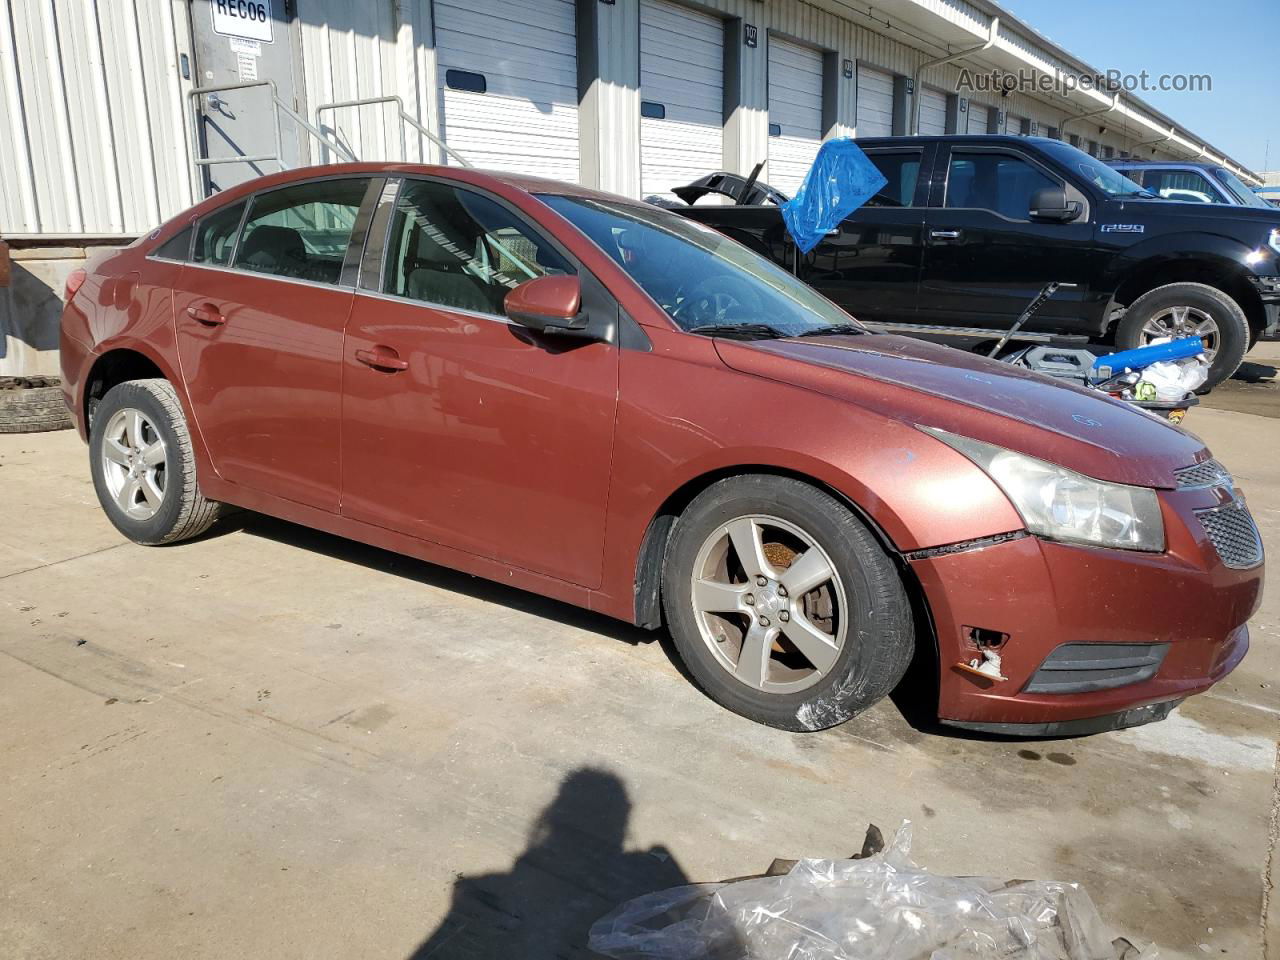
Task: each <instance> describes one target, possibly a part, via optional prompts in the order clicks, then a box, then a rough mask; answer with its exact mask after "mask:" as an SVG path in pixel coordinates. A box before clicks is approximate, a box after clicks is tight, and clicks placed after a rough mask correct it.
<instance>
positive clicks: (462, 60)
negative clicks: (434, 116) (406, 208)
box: [434, 0, 579, 182]
mask: <svg viewBox="0 0 1280 960" xmlns="http://www.w3.org/2000/svg"><path fill="white" fill-rule="evenodd" d="M575 10H576V7H575V4H574V2H573V0H435V3H434V14H435V35H436V57H437V63H438V67H437V73H438V79H439V86H440V117H441V120H440V128H441V132H442V133H443V135H444V138H445V141H446V142H447V143H448V144H449V146H450V147H452V148H453V149H455V150H457V151H458V152H459V153H460V154H462V155H463V156H464V157H466V158H467V159H468V160H469V161H471V162H472V163H473V164H475V165H476V166H477V167H481V168H488V169H493V170H515V171H519V172H521V173H528V174H534V175H537V176H542V177H551V178H553V179H556V180H567V181H570V182H574V181H576V180H577V179H578V155H579V148H578V62H577V41H576V29H575V22H576V21H575Z"/></svg>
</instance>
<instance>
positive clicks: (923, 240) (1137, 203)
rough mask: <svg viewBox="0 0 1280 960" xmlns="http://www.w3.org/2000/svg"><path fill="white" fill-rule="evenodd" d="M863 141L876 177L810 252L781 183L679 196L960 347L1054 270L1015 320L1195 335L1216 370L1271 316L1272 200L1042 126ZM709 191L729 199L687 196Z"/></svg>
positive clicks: (909, 325) (705, 184)
mask: <svg viewBox="0 0 1280 960" xmlns="http://www.w3.org/2000/svg"><path fill="white" fill-rule="evenodd" d="M858 145H859V146H860V147H861V148H862V149H863V150H864V151H865V152H866V153H867V155H868V156H869V157H870V158H871V160H872V161H873V162H874V163H875V164H876V166H877V167H878V168H879V169H880V172H881V173H883V174H884V176H885V179H886V180H887V181H888V183H887V184H886V185H885V186H884V188H883V189H882V190H881V191H880V192H879V193H878V194H877V195H876V196H875V197H873V198H872V199H871V200H870V201H869V202H868V203H867V204H866V205H865V206H863V207H862V208H861V209H859V210H857V211H855V212H854V213H853V214H852V215H851V216H850V217H849V218H848V219H847V220H845V221H844V222H843V223H842V224H841V225H840V227H839V228H838V229H836V230H833V231H832V232H831V233H830V234H829V235H828V236H827V238H826V239H825V240H824V241H823V242H821V243H820V244H818V246H817V247H815V248H814V249H813V250H812V251H811V252H810V253H808V254H805V255H801V254H799V252H798V250H797V248H796V246H795V244H794V243H793V242H792V241H791V238H790V236H789V235H788V233H787V230H786V228H785V226H784V225H783V222H782V216H781V212H780V210H779V207H778V206H777V204H778V202H779V201H781V200H784V199H785V197H783V196H782V195H781V194H778V193H777V192H776V191H774V190H772V189H770V188H769V187H767V186H766V185H763V184H758V183H753V182H752V181H750V180H749V179H747V180H744V178H742V177H737V176H734V175H730V174H712V175H710V176H707V177H703V178H702V179H700V180H698V181H697V182H695V183H693V184H689V185H688V186H686V187H681V188H679V189H677V190H676V191H675V192H676V194H677V195H678V196H679V197H680V198H681V199H682V200H684V201H685V202H686V203H687V204H689V205H688V206H682V207H677V211H678V212H680V213H683V214H685V215H686V216H689V217H692V218H693V219H696V220H699V221H701V222H703V223H706V224H708V225H710V226H713V227H715V228H716V229H718V230H720V231H722V232H723V233H725V234H727V235H729V236H731V237H733V238H735V239H737V240H739V241H741V242H742V243H745V244H746V245H747V246H749V247H751V248H753V249H754V250H756V251H758V252H760V253H762V254H764V255H765V256H767V257H769V258H771V259H773V260H775V261H776V262H778V263H780V264H782V265H783V266H785V267H786V268H787V269H788V270H791V271H794V272H795V273H796V274H797V275H799V276H800V277H801V278H802V279H804V280H805V281H807V282H808V283H809V284H811V285H812V286H814V287H815V288H817V289H818V290H820V291H821V292H822V293H824V294H826V295H827V296H828V297H830V298H831V299H832V300H834V301H835V302H836V303H838V304H840V306H842V307H844V308H845V309H846V310H847V311H848V312H849V313H851V314H853V315H854V316H856V317H858V318H859V319H861V320H864V321H866V322H869V323H871V324H872V325H873V326H877V327H880V328H882V329H892V330H895V331H897V332H904V333H912V334H918V335H922V336H926V337H929V338H930V339H937V338H938V337H937V334H938V332H939V329H940V328H944V329H945V331H946V334H947V336H949V337H950V336H954V335H962V336H964V337H965V338H966V340H967V343H966V344H963V345H969V346H974V345H977V344H979V343H988V342H991V340H993V339H994V337H993V335H992V334H993V331H999V330H1002V329H1003V328H1007V327H1008V326H1009V325H1010V324H1011V323H1012V322H1013V321H1014V320H1015V319H1016V317H1017V316H1018V314H1019V313H1020V312H1021V311H1022V309H1023V307H1024V306H1025V305H1026V304H1027V302H1028V301H1029V300H1031V298H1032V297H1033V296H1034V295H1035V294H1036V292H1037V291H1039V290H1040V289H1041V288H1042V287H1044V286H1045V285H1046V284H1047V283H1049V282H1050V281H1059V282H1062V283H1064V284H1074V286H1069V287H1065V288H1064V289H1063V290H1062V291H1060V292H1059V293H1058V294H1057V295H1056V296H1055V297H1054V298H1053V299H1052V300H1050V301H1049V302H1048V303H1046V304H1045V305H1044V306H1043V307H1042V308H1041V309H1040V310H1039V312H1038V313H1037V314H1036V315H1035V317H1034V318H1033V319H1032V320H1031V321H1029V322H1028V324H1027V326H1026V330H1028V331H1033V332H1040V333H1049V334H1075V335H1084V336H1087V337H1088V338H1089V340H1090V341H1092V342H1096V343H1114V344H1115V345H1116V346H1117V347H1120V348H1129V347H1137V346H1142V345H1143V344H1145V343H1146V342H1148V341H1150V340H1152V339H1155V338H1157V337H1161V336H1174V337H1177V336H1190V335H1193V334H1195V335H1200V336H1201V337H1203V338H1204V340H1205V343H1206V346H1207V348H1208V350H1209V351H1210V352H1211V353H1212V356H1213V366H1212V370H1211V374H1210V384H1214V383H1218V382H1220V381H1222V380H1224V379H1226V378H1227V377H1229V376H1230V375H1231V374H1232V373H1233V372H1234V371H1235V369H1236V367H1238V366H1239V365H1240V362H1241V360H1242V359H1243V358H1244V355H1245V353H1246V351H1248V349H1249V348H1250V347H1251V346H1252V345H1253V344H1254V343H1255V342H1256V341H1257V340H1258V338H1259V337H1262V336H1268V337H1269V336H1272V335H1275V334H1276V333H1277V332H1278V331H1280V210H1277V211H1275V212H1273V213H1268V212H1267V211H1266V210H1261V209H1254V208H1251V207H1226V206H1220V205H1212V204H1190V203H1179V202H1177V201H1172V200H1163V199H1160V198H1159V197H1156V196H1155V195H1153V194H1151V193H1148V192H1147V191H1145V190H1144V189H1143V188H1142V187H1140V186H1138V185H1137V184H1136V183H1134V182H1133V181H1131V180H1128V179H1126V178H1125V177H1124V176H1123V175H1122V174H1120V173H1119V172H1118V171H1116V170H1114V169H1112V168H1111V167H1109V166H1107V165H1106V164H1105V163H1103V162H1102V161H1100V160H1095V159H1094V158H1093V157H1091V156H1089V155H1088V154H1086V153H1084V152H1082V151H1080V150H1077V149H1076V148H1075V147H1072V146H1069V145H1068V144H1066V143H1063V142H1061V141H1058V140H1049V139H1044V138H1039V137H1013V136H947V137H883V138H874V139H861V140H858ZM709 193H720V194H724V195H725V196H728V197H729V198H730V199H732V200H734V201H735V205H725V204H723V203H721V204H716V203H704V204H697V201H698V200H699V199H701V198H702V197H704V196H706V195H707V194H709ZM694 204H697V205H694ZM930 328H934V329H933V330H930ZM997 335H998V334H997ZM944 342H946V340H944ZM957 345H962V344H957Z"/></svg>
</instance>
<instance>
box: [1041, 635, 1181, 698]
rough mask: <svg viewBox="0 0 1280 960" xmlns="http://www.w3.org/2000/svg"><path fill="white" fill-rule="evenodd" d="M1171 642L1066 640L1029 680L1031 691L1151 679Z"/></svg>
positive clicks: (1072, 689)
mask: <svg viewBox="0 0 1280 960" xmlns="http://www.w3.org/2000/svg"><path fill="white" fill-rule="evenodd" d="M1168 652H1169V645H1168V644H1167V643H1064V644H1063V645H1062V646H1060V647H1058V648H1057V649H1055V650H1054V651H1053V653H1051V654H1049V656H1048V657H1046V658H1045V661H1044V663H1042V664H1040V668H1039V669H1038V670H1036V672H1035V673H1034V674H1033V675H1032V677H1031V679H1030V680H1029V681H1028V682H1027V685H1026V687H1025V688H1024V689H1025V692H1027V693H1091V692H1093V691H1094V690H1110V689H1112V688H1114V687H1124V686H1128V685H1129V684H1131V683H1141V682H1142V681H1144V680H1150V679H1151V678H1152V677H1154V676H1155V675H1156V671H1157V670H1159V669H1160V664H1162V663H1163V662H1164V655H1165V654H1166V653H1168Z"/></svg>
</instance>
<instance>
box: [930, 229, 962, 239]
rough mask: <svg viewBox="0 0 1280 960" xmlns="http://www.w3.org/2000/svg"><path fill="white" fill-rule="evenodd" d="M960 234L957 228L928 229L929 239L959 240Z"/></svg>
mask: <svg viewBox="0 0 1280 960" xmlns="http://www.w3.org/2000/svg"><path fill="white" fill-rule="evenodd" d="M960 236H961V234H960V231H959V230H930V231H929V239H930V240H959V239H960Z"/></svg>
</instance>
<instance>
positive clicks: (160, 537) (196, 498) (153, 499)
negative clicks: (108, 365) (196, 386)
mask: <svg viewBox="0 0 1280 960" xmlns="http://www.w3.org/2000/svg"><path fill="white" fill-rule="evenodd" d="M89 458H90V469H91V471H92V473H93V487H94V490H95V491H97V494H98V502H99V503H101V504H102V509H103V511H104V512H105V513H106V514H107V518H108V519H109V520H110V521H111V522H112V524H114V526H115V528H116V529H117V530H119V531H120V532H121V533H123V534H124V535H125V536H126V537H128V538H129V539H130V540H132V541H133V542H134V543H141V544H144V545H146V546H159V545H160V544H165V543H176V542H177V541H179V540H187V539H190V538H191V537H195V536H198V535H200V534H201V533H204V532H205V531H206V530H208V529H209V527H210V526H212V525H213V523H214V521H215V520H217V519H218V515H219V512H220V510H221V508H222V504H220V503H217V502H215V501H213V500H209V499H207V498H206V497H205V496H204V495H203V494H202V493H201V492H200V486H199V484H198V483H197V481H196V461H195V454H194V452H193V450H192V446H191V434H190V432H189V431H188V429H187V421H186V417H184V416H183V414H182V406H181V405H180V404H179V403H178V395H177V393H176V392H175V391H174V389H173V385H172V384H171V383H169V381H167V380H161V379H151V380H130V381H128V382H126V383H121V384H118V385H116V386H114V387H112V388H111V389H110V390H109V391H107V394H106V396H104V397H103V398H102V402H101V403H100V404H98V407H97V409H96V410H95V411H94V416H93V425H92V427H91V429H90V433H89Z"/></svg>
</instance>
